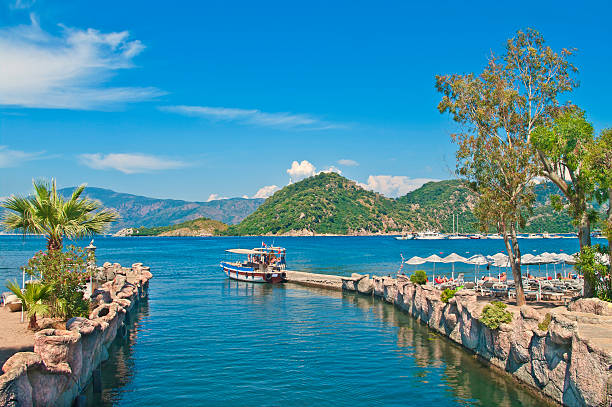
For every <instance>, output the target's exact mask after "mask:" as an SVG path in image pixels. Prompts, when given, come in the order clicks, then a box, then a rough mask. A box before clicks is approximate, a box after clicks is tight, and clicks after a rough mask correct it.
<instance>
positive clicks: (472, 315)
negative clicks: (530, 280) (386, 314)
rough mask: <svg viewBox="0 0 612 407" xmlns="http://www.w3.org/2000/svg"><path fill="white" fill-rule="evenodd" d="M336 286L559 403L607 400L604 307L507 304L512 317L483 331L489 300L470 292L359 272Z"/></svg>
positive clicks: (610, 398) (609, 320) (609, 319)
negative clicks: (373, 300)
mask: <svg viewBox="0 0 612 407" xmlns="http://www.w3.org/2000/svg"><path fill="white" fill-rule="evenodd" d="M342 287H343V290H346V291H354V292H359V293H362V294H365V295H374V296H377V297H381V298H384V300H385V301H387V302H389V303H391V304H394V305H395V306H397V307H398V308H400V309H402V310H403V311H405V312H407V313H409V314H411V315H412V316H414V317H415V318H417V319H419V320H420V321H422V322H423V323H425V324H427V325H428V326H429V327H430V328H431V329H433V330H435V331H437V332H439V333H441V334H443V335H445V336H447V337H448V338H450V339H451V340H452V341H454V342H456V343H458V344H460V345H462V346H463V347H465V348H467V349H469V350H470V351H471V352H473V353H474V354H476V355H477V356H478V357H479V358H480V359H481V360H483V361H485V362H487V363H489V364H490V365H492V366H495V367H497V368H499V369H501V370H503V371H505V372H508V373H510V374H512V375H513V376H514V377H515V378H517V379H518V380H519V381H520V382H522V383H524V384H527V385H529V386H531V387H532V388H534V389H536V390H538V391H539V392H541V393H543V394H544V395H546V396H547V397H548V398H550V399H552V400H554V401H556V402H558V403H561V404H563V405H567V406H585V405H586V406H610V405H612V305H611V304H609V303H606V302H603V301H600V300H598V299H593V298H590V299H579V300H576V301H574V302H572V303H571V304H570V305H569V306H568V307H549V308H543V307H532V306H522V307H520V308H519V307H515V306H509V307H508V309H507V310H508V311H510V312H511V313H512V314H513V318H512V322H511V323H508V324H502V325H501V326H500V327H499V328H498V329H490V328H488V327H487V326H486V325H484V324H483V323H482V322H481V321H480V317H481V314H482V311H483V308H484V307H485V306H486V305H487V304H488V303H489V301H490V300H483V299H479V298H478V297H477V295H476V293H474V291H471V290H461V291H458V292H457V293H456V294H455V296H454V297H453V298H451V299H450V300H449V301H448V303H444V302H442V301H441V300H440V290H438V289H435V288H434V287H431V286H426V285H423V286H421V285H415V284H413V283H411V282H410V281H409V280H408V279H407V278H403V277H400V278H399V279H395V278H388V277H373V278H370V277H369V276H367V275H366V276H361V275H357V274H354V275H352V276H351V277H350V278H348V277H346V278H343V280H342Z"/></svg>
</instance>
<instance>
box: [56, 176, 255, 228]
mask: <svg viewBox="0 0 612 407" xmlns="http://www.w3.org/2000/svg"><path fill="white" fill-rule="evenodd" d="M72 191H74V188H63V189H61V190H59V192H60V193H61V194H62V195H64V196H70V194H72ZM84 194H85V195H86V196H88V197H89V198H91V199H96V200H98V201H100V202H101V203H102V205H104V206H105V207H107V208H113V209H115V210H117V211H118V212H119V214H120V215H121V219H120V220H119V221H118V222H115V223H114V224H113V225H112V228H111V231H117V230H119V229H123V228H138V227H142V226H144V227H154V226H167V225H175V224H177V223H181V222H185V221H189V220H194V219H198V218H203V217H204V218H210V219H214V220H218V221H220V222H223V223H226V224H229V225H233V224H236V223H239V222H240V221H241V220H243V219H244V218H245V217H247V216H248V215H249V214H251V213H253V211H255V209H257V208H258V207H259V205H261V204H262V203H263V202H264V199H259V198H257V199H245V198H231V199H219V200H215V201H210V202H189V201H180V200H176V199H158V198H148V197H145V196H139V195H132V194H125V193H121V192H115V191H111V190H110V189H104V188H95V187H87V188H85V192H84Z"/></svg>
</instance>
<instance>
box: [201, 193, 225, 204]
mask: <svg viewBox="0 0 612 407" xmlns="http://www.w3.org/2000/svg"><path fill="white" fill-rule="evenodd" d="M220 199H229V198H228V197H226V196H219V194H210V195H208V199H207V200H206V202H210V201H218V200H220Z"/></svg>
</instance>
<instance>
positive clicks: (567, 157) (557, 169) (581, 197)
mask: <svg viewBox="0 0 612 407" xmlns="http://www.w3.org/2000/svg"><path fill="white" fill-rule="evenodd" d="M531 142H532V144H533V146H534V147H535V148H536V149H537V151H538V157H539V160H540V165H541V169H542V174H543V175H544V176H546V177H547V178H549V179H550V180H552V181H553V182H555V183H556V184H557V185H558V186H559V188H560V190H561V191H562V192H563V194H564V195H565V197H566V198H567V201H566V203H567V205H566V206H567V208H568V211H569V213H570V215H571V217H572V218H573V219H574V223H575V224H576V225H578V224H579V223H580V221H581V219H582V217H583V215H584V213H585V212H586V211H587V209H588V208H587V203H588V199H589V197H590V196H592V194H593V189H594V186H595V185H594V178H593V173H592V172H591V171H589V168H588V165H587V160H586V158H587V155H588V153H589V151H590V150H591V149H592V145H593V143H594V139H593V125H592V124H591V123H589V122H588V121H587V120H586V116H585V113H584V112H583V111H582V110H580V109H578V108H576V107H567V108H564V109H563V110H562V111H561V113H560V114H559V115H558V116H557V117H555V118H554V120H553V121H552V122H550V123H546V124H544V125H541V126H538V127H536V128H535V129H534V130H533V133H532V135H531ZM568 177H569V181H568V180H567V178H568ZM554 204H555V207H557V208H559V207H560V206H561V202H560V201H559V200H556V201H555V202H554Z"/></svg>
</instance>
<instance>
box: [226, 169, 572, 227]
mask: <svg viewBox="0 0 612 407" xmlns="http://www.w3.org/2000/svg"><path fill="white" fill-rule="evenodd" d="M552 193H556V191H555V190H554V187H553V186H551V185H548V184H541V185H537V186H536V196H537V197H538V199H537V203H536V207H535V208H534V214H533V216H532V217H531V218H530V221H529V223H528V225H527V228H526V229H525V231H526V232H540V231H547V232H565V231H572V230H573V228H572V226H571V223H570V219H569V217H568V216H567V214H565V213H561V214H559V213H556V212H554V211H553V210H552V207H551V206H550V199H549V196H550V194H552ZM475 204H476V196H475V195H474V193H473V192H472V191H471V190H470V189H469V188H467V186H466V185H465V184H464V183H463V182H461V181H459V180H447V181H440V182H429V183H427V184H425V185H423V186H422V187H421V188H419V189H417V190H415V191H412V192H410V193H408V194H407V195H405V196H402V197H400V198H397V199H390V198H386V197H384V196H382V195H380V194H378V193H375V192H372V191H367V190H365V189H363V188H361V187H360V186H359V185H357V184H356V183H355V182H354V181H351V180H349V179H347V178H344V177H342V176H340V175H338V174H335V173H321V174H319V175H316V176H314V177H310V178H307V179H305V180H303V181H300V182H297V183H295V184H291V185H288V186H287V187H285V188H283V189H281V190H280V191H277V192H276V193H275V194H274V195H273V196H271V197H270V198H268V199H267V200H266V201H265V203H264V204H263V205H261V206H260V207H259V208H258V209H257V210H256V211H255V212H254V213H252V214H251V215H249V216H248V217H247V218H246V219H244V220H243V221H242V222H241V223H239V224H238V225H235V226H231V227H230V228H228V229H227V231H225V232H224V233H226V234H230V235H264V234H293V235H310V234H350V235H359V234H382V233H399V232H401V231H413V230H417V231H422V230H426V229H433V230H437V231H441V232H452V230H453V214H454V215H458V217H456V219H457V218H458V226H456V227H455V229H456V230H459V231H460V232H475V231H476V230H477V229H476V227H475V220H476V219H475V217H474V215H473V213H472V210H473V208H474V206H475Z"/></svg>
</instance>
